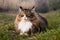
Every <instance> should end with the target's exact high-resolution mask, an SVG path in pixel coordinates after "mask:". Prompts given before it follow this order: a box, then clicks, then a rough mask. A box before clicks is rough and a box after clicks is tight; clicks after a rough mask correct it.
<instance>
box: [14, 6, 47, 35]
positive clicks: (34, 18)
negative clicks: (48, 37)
mask: <svg viewBox="0 0 60 40" xmlns="http://www.w3.org/2000/svg"><path fill="white" fill-rule="evenodd" d="M14 25H15V29H16V31H17V32H19V33H20V35H28V34H34V33H37V32H39V33H40V32H41V31H46V28H47V27H48V21H47V19H46V18H44V17H43V16H41V15H39V14H38V13H36V12H35V11H34V7H33V8H32V9H23V8H22V7H20V8H19V13H18V15H17V16H16V19H15V22H14Z"/></svg>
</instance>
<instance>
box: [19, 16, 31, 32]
mask: <svg viewBox="0 0 60 40" xmlns="http://www.w3.org/2000/svg"><path fill="white" fill-rule="evenodd" d="M31 27H32V23H31V22H30V21H28V20H27V17H26V16H24V17H23V18H22V20H21V21H20V22H19V24H18V30H20V31H21V32H22V33H24V32H27V31H29V29H30V28H31Z"/></svg>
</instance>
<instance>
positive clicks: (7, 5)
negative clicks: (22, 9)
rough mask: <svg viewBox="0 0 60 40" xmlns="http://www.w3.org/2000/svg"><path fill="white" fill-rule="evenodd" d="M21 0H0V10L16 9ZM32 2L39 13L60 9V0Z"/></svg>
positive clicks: (35, 0)
mask: <svg viewBox="0 0 60 40" xmlns="http://www.w3.org/2000/svg"><path fill="white" fill-rule="evenodd" d="M22 1H24V0H0V11H17V10H18V8H19V6H20V4H21V2H22ZM27 1H29V0H27ZM31 1H32V0H31ZM25 2H26V0H25ZM34 2H35V11H36V12H39V13H45V12H48V11H52V10H54V11H55V10H58V9H60V0H34ZM34 2H33V4H34ZM31 5H32V4H31Z"/></svg>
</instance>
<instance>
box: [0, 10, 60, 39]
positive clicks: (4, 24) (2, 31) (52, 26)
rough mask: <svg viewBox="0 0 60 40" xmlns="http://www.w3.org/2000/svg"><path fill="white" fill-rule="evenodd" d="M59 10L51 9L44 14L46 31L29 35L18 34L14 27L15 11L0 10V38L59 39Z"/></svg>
mask: <svg viewBox="0 0 60 40" xmlns="http://www.w3.org/2000/svg"><path fill="white" fill-rule="evenodd" d="M59 11H60V10H57V11H52V12H49V13H46V14H40V15H42V16H45V17H46V18H47V20H48V23H49V26H48V29H47V32H44V33H43V32H41V33H40V34H39V33H36V34H35V35H31V36H20V35H19V34H16V32H15V29H14V25H13V23H14V19H15V17H16V15H17V13H9V12H5V13H4V12H0V40H60V12H59Z"/></svg>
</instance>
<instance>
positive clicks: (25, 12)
mask: <svg viewBox="0 0 60 40" xmlns="http://www.w3.org/2000/svg"><path fill="white" fill-rule="evenodd" d="M34 9H35V8H34V7H33V8H32V9H23V8H22V7H20V8H19V17H20V18H23V19H24V18H25V19H27V18H33V17H34V16H35V15H34V13H33V12H34Z"/></svg>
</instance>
